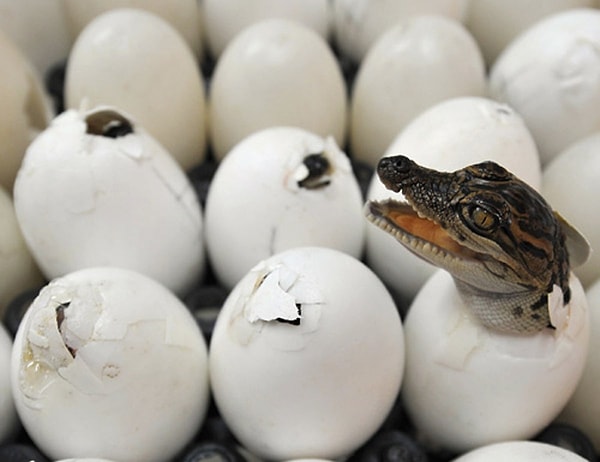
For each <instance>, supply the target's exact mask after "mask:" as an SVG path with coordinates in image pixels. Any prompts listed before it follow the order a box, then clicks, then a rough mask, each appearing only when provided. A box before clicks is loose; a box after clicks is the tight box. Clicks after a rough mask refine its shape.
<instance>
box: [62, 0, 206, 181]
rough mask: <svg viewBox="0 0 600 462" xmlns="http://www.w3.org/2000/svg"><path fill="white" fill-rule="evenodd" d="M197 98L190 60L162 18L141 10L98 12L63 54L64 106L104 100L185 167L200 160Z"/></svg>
mask: <svg viewBox="0 0 600 462" xmlns="http://www.w3.org/2000/svg"><path fill="white" fill-rule="evenodd" d="M86 8H87V3H86ZM204 99H205V98H204V84H203V78H202V74H201V73H200V70H199V66H198V63H197V62H196V57H195V56H194V54H193V53H192V52H191V51H190V48H189V47H188V46H187V44H186V42H185V41H184V40H183V38H182V37H181V35H180V34H179V33H178V32H177V31H176V30H175V29H174V28H173V27H172V26H171V25H170V24H169V23H167V22H166V21H165V20H163V19H162V18H160V17H158V16H156V15H155V14H153V13H149V12H147V11H142V10H135V9H117V10H112V11H109V12H106V13H103V14H101V15H100V16H98V17H96V18H95V19H94V20H93V21H91V22H90V23H89V24H88V25H87V26H86V27H85V29H84V30H83V31H82V32H81V34H80V35H79V36H78V38H77V40H76V41H75V44H74V45H73V49H72V50H71V54H70V55H69V63H68V66H67V72H66V77H65V100H66V105H67V107H69V108H73V109H81V108H86V109H89V108H92V107H95V106H97V105H111V106H114V107H116V108H118V109H119V110H121V111H124V112H127V113H128V114H131V116H133V117H134V118H135V119H136V120H137V121H138V123H139V124H140V125H141V126H143V127H144V129H146V130H147V131H148V132H149V133H150V134H152V136H153V137H154V138H156V139H157V140H158V142H160V143H161V144H162V145H163V146H164V147H165V149H166V150H167V151H169V152H170V153H171V155H172V156H173V157H174V158H175V159H176V160H177V161H178V162H179V164H180V165H181V166H182V167H183V168H184V169H188V168H190V167H192V166H194V165H196V164H198V163H200V162H202V161H203V160H204V155H205V147H206V146H205V145H206V136H205V126H204V125H205V101H204Z"/></svg>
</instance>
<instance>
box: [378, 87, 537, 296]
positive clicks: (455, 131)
mask: <svg viewBox="0 0 600 462" xmlns="http://www.w3.org/2000/svg"><path fill="white" fill-rule="evenodd" d="M398 154H402V155H405V156H407V157H410V158H411V159H413V160H414V161H415V162H417V163H418V164H420V165H424V166H426V167H429V168H434V169H436V170H441V171H453V170H456V169H459V168H463V167H466V166H467V165H471V164H474V163H477V162H483V161H486V160H493V161H495V162H498V163H499V164H501V165H503V166H504V167H505V168H506V169H508V170H509V171H511V172H512V173H514V174H515V175H516V176H518V177H519V178H521V179H522V180H523V181H525V182H527V183H528V184H530V185H531V186H532V187H534V188H536V189H538V188H539V186H540V183H541V169H540V162H539V158H538V153H537V149H536V146H535V143H534V141H533V138H532V137H531V134H530V133H529V130H528V129H527V127H526V126H525V124H524V122H523V119H522V118H521V117H520V116H519V115H518V114H517V113H515V112H514V111H513V110H512V109H511V108H509V107H508V106H506V105H504V104H500V103H497V102H495V101H492V100H489V99H486V98H474V97H464V98H454V99H450V100H447V101H444V102H441V103H439V104H436V105H435V106H433V107H432V108H430V109H428V110H426V111H425V112H423V113H422V114H421V115H419V116H418V117H416V118H415V119H414V120H413V121H412V122H411V123H410V124H409V125H408V126H407V127H406V128H405V129H404V130H403V131H402V132H401V133H400V134H399V135H398V137H397V138H396V139H395V140H394V142H393V143H392V144H391V145H390V146H389V148H388V149H387V151H386V153H385V156H392V155H398ZM368 198H369V200H383V199H386V198H396V199H401V198H402V195H401V194H399V193H394V192H392V191H389V190H387V189H386V188H385V187H384V186H383V184H382V183H381V181H379V179H378V178H377V177H376V176H374V178H373V181H372V182H371V185H370V187H369V192H368ZM366 236H367V237H366V253H367V262H368V264H369V266H370V267H371V268H373V270H374V271H375V272H376V273H377V274H378V275H379V276H380V277H381V278H382V280H383V281H384V282H385V283H386V284H387V285H388V286H389V287H391V288H393V289H394V291H397V292H398V293H400V294H402V295H404V296H406V297H408V298H412V297H414V295H415V294H416V293H417V291H418V290H419V288H420V287H421V286H422V285H423V283H424V282H425V281H426V279H427V278H428V277H429V276H430V275H431V274H432V273H433V272H434V271H435V268H434V267H433V266H432V265H430V264H429V263H426V262H424V261H422V260H420V259H419V258H417V257H416V256H414V255H413V254H412V253H410V252H409V251H408V250H407V249H406V248H404V246H402V245H401V244H400V243H398V242H397V241H396V239H395V238H394V237H393V236H391V235H389V234H388V233H386V232H385V231H383V230H381V229H379V228H377V227H375V226H368V227H367V235H366Z"/></svg>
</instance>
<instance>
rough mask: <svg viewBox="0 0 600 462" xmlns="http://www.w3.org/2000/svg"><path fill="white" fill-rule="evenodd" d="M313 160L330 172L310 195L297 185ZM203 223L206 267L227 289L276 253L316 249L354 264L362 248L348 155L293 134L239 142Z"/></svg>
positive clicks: (272, 131) (263, 134)
mask: <svg viewBox="0 0 600 462" xmlns="http://www.w3.org/2000/svg"><path fill="white" fill-rule="evenodd" d="M313 154H322V155H323V158H324V159H325V160H326V162H328V164H329V169H328V171H326V172H325V174H324V175H323V177H322V181H324V182H326V184H325V183H324V184H323V185H322V186H321V187H317V188H314V189H311V188H308V187H303V186H301V185H300V184H299V182H301V181H302V180H303V179H305V178H306V177H307V176H308V174H309V171H308V169H307V167H306V165H305V162H304V161H305V159H306V157H307V156H309V155H313ZM205 222H206V244H207V251H208V255H209V257H210V261H211V263H212V267H213V269H214V271H215V274H216V275H217V277H218V278H219V280H220V281H221V282H222V283H223V284H225V285H226V286H228V287H233V286H234V285H235V283H237V282H238V281H239V280H240V279H241V278H242V276H244V275H245V274H246V273H247V272H248V271H249V270H250V269H251V268H252V267H253V266H254V265H255V264H256V263H258V262H259V261H260V260H263V259H265V258H267V257H269V256H271V255H273V254H274V253H277V252H280V251H282V250H286V249H289V248H292V247H297V246H303V245H316V246H323V247H331V248H335V249H338V250H341V251H344V252H346V253H348V254H350V255H352V256H354V257H360V256H361V254H362V250H363V244H364V234H365V223H364V216H363V202H362V198H361V193H360V189H359V186H358V183H357V181H356V178H355V177H354V175H353V174H352V168H351V165H350V162H349V160H348V158H347V156H346V154H344V153H343V152H342V151H340V149H339V148H338V147H337V145H336V144H335V141H333V139H331V138H329V139H324V138H322V137H320V136H317V135H315V134H313V133H310V132H307V131H305V130H302V129H299V128H290V127H276V128H269V129H266V130H262V131H260V132H258V133H255V134H254V135H251V136H249V137H248V138H246V139H245V140H243V141H242V142H241V143H239V144H238V145H237V146H236V147H235V148H234V149H233V150H232V151H231V152H230V153H229V154H228V155H227V156H226V157H225V159H223V161H222V162H221V164H220V166H219V169H218V170H217V173H216V174H215V177H214V178H213V181H212V183H211V187H210V189H209V192H208V197H207V201H206V215H205Z"/></svg>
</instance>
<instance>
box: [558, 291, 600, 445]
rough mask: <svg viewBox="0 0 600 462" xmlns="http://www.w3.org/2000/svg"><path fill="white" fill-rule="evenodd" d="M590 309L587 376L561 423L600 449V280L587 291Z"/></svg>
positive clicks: (584, 373)
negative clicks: (587, 438)
mask: <svg viewBox="0 0 600 462" xmlns="http://www.w3.org/2000/svg"><path fill="white" fill-rule="evenodd" d="M586 295H587V299H588V303H589V306H590V318H591V336H590V348H589V351H588V356H587V361H586V365H585V369H584V371H583V375H582V377H581V380H580V382H579V384H578V385H577V389H576V390H575V393H573V396H572V397H571V400H570V401H569V402H568V403H567V405H566V406H565V409H564V410H563V412H562V414H561V416H560V420H562V421H567V422H570V423H571V424H573V425H575V426H576V427H577V428H580V429H581V430H582V431H584V432H585V434H586V435H587V436H588V437H589V438H590V439H591V440H592V442H593V443H594V446H595V447H596V450H597V451H598V450H600V401H599V400H598V380H600V279H598V280H597V281H596V282H595V283H594V284H593V285H592V286H591V287H590V288H589V289H588V290H587V292H586Z"/></svg>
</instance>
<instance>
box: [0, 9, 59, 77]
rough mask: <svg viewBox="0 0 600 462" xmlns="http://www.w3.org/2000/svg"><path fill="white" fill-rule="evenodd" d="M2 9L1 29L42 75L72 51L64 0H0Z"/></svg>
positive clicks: (0, 17) (0, 15) (0, 16)
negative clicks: (16, 0)
mask: <svg viewBox="0 0 600 462" xmlns="http://www.w3.org/2000/svg"><path fill="white" fill-rule="evenodd" d="M0 11H1V12H2V13H1V14H0V29H1V30H3V31H4V32H5V33H6V34H7V35H8V36H9V37H10V38H11V39H12V40H13V41H14V43H15V44H16V45H18V46H19V48H20V49H21V50H22V51H23V53H24V54H25V55H26V56H27V57H28V58H29V60H30V61H31V63H32V64H33V65H34V66H35V68H36V69H37V71H38V72H39V74H40V75H41V76H43V75H44V74H45V73H46V71H47V70H48V69H49V68H50V67H51V66H53V65H55V64H56V63H59V62H61V61H63V60H64V59H65V58H66V57H67V55H68V54H69V49H70V48H71V39H70V37H69V32H68V30H67V26H66V23H67V21H66V18H65V14H64V11H63V1H62V0H19V1H18V2H15V1H13V0H0ZM2 68H3V70H5V69H6V68H5V66H4V65H2Z"/></svg>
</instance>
